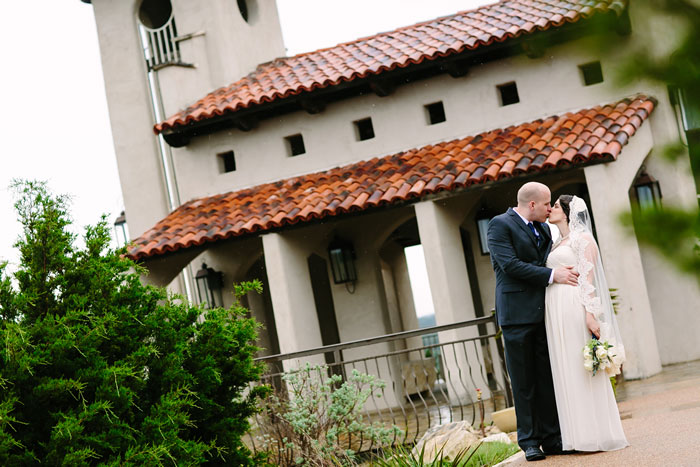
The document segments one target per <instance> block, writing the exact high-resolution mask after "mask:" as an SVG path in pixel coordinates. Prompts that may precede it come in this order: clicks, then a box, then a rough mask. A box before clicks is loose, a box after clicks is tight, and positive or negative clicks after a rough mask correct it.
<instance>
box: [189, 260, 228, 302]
mask: <svg viewBox="0 0 700 467" xmlns="http://www.w3.org/2000/svg"><path fill="white" fill-rule="evenodd" d="M194 277H195V282H196V283H197V295H198V297H199V303H203V304H206V307H207V308H216V307H221V306H223V297H222V295H221V289H222V288H223V285H224V280H223V274H222V273H221V272H220V271H215V270H214V269H212V268H210V267H207V264H206V263H202V267H201V269H200V270H199V271H197V274H195V276H194Z"/></svg>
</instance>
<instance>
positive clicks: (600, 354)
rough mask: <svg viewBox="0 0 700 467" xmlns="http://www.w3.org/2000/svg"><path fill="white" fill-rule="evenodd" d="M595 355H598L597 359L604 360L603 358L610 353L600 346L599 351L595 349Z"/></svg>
mask: <svg viewBox="0 0 700 467" xmlns="http://www.w3.org/2000/svg"><path fill="white" fill-rule="evenodd" d="M595 355H596V357H598V358H600V359H603V358H605V357H607V356H608V351H607V350H605V347H603V346H602V345H601V346H598V348H597V349H595Z"/></svg>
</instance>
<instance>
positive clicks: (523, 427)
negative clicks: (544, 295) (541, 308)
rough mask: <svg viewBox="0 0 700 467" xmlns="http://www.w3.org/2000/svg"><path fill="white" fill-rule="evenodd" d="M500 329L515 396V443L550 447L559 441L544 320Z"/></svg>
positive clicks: (526, 445)
mask: <svg viewBox="0 0 700 467" xmlns="http://www.w3.org/2000/svg"><path fill="white" fill-rule="evenodd" d="M501 329H503V341H504V344H505V351H506V365H507V366H508V374H509V375H510V382H511V387H512V389H513V398H514V399H515V415H516V418H517V420H518V444H519V445H520V447H521V448H522V449H523V450H525V449H527V448H528V447H532V446H540V445H542V446H545V447H553V446H555V445H556V444H557V443H561V433H560V430H559V417H558V415H557V406H556V400H555V398H554V384H553V383H552V369H551V366H550V363H549V351H548V349H547V334H546V331H545V326H544V321H543V322H541V323H535V324H518V325H508V326H502V327H501Z"/></svg>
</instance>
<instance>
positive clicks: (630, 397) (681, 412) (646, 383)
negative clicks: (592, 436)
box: [503, 360, 700, 467]
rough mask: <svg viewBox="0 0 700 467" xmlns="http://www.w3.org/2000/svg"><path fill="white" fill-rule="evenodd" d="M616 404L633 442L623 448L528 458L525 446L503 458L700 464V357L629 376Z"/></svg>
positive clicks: (543, 465)
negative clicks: (652, 373)
mask: <svg viewBox="0 0 700 467" xmlns="http://www.w3.org/2000/svg"><path fill="white" fill-rule="evenodd" d="M617 399H618V407H619V409H620V417H621V418H622V426H623V428H624V430H625V434H626V435H627V440H628V441H629V442H630V446H629V447H627V448H625V449H622V450H620V451H613V452H598V453H590V454H572V455H566V456H550V457H548V458H547V459H545V460H543V461H538V462H527V461H526V460H525V457H524V454H523V453H522V452H520V453H518V454H517V455H516V456H514V458H511V459H509V461H506V462H504V463H503V464H507V465H508V467H515V466H525V465H528V466H533V467H548V466H579V465H580V466H583V465H595V466H596V467H605V466H615V467H625V466H634V467H642V466H674V467H676V466H700V360H697V361H695V362H690V363H680V364H676V365H668V366H665V367H664V369H663V371H662V372H661V373H660V374H658V375H656V376H652V377H651V378H647V379H645V380H638V381H625V382H624V383H623V384H622V385H621V386H620V387H619V388H618V397H617Z"/></svg>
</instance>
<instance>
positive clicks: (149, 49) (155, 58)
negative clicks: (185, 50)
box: [139, 15, 192, 71]
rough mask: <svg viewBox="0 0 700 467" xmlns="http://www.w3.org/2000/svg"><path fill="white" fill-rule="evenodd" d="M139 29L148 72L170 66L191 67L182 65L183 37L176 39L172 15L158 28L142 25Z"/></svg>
mask: <svg viewBox="0 0 700 467" xmlns="http://www.w3.org/2000/svg"><path fill="white" fill-rule="evenodd" d="M139 28H140V31H141V40H142V43H143V53H144V56H145V58H146V63H147V64H148V69H149V71H150V70H154V71H156V70H159V69H161V68H163V67H166V66H170V65H175V66H186V67H191V66H192V65H191V64H188V63H184V62H183V61H182V58H181V57H180V41H181V40H183V39H184V37H178V35H177V28H176V27H175V18H174V16H173V15H171V16H170V19H168V21H167V22H166V23H165V24H164V25H163V26H161V27H159V28H155V29H151V28H149V27H146V26H144V25H143V24H142V25H140V26H139ZM187 38H189V37H187Z"/></svg>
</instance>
